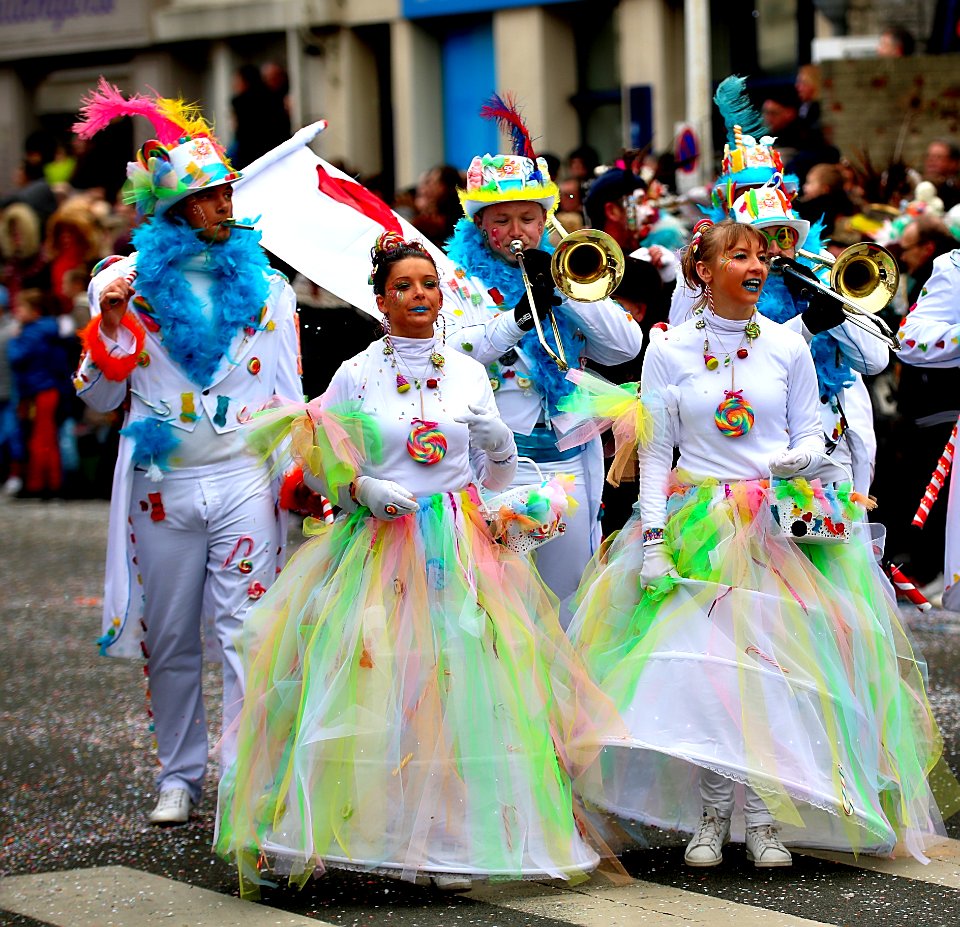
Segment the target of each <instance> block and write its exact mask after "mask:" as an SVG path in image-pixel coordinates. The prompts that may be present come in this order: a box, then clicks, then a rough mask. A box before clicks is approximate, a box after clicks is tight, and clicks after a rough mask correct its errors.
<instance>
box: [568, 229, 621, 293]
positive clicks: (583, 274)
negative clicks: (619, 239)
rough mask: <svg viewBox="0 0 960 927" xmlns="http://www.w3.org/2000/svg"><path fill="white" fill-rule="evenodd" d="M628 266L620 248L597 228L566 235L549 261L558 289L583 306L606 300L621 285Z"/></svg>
mask: <svg viewBox="0 0 960 927" xmlns="http://www.w3.org/2000/svg"><path fill="white" fill-rule="evenodd" d="M625 267H626V264H625V261H624V257H623V251H622V249H621V248H620V246H619V245H618V244H617V243H616V242H615V241H614V240H613V238H611V237H610V236H609V235H607V234H606V232H601V231H599V230H598V229H579V230H578V231H576V232H570V233H569V234H565V235H564V237H563V239H562V240H561V242H560V244H559V245H557V249H556V251H554V252H553V258H552V259H551V261H550V271H551V273H552V274H553V282H554V283H555V284H556V285H557V289H558V290H560V292H561V293H563V294H564V295H565V296H567V297H568V298H569V299H575V300H577V301H579V302H583V303H594V302H597V301H598V300H601V299H606V298H607V297H608V296H609V295H610V294H611V293H612V292H613V291H614V290H615V289H616V288H617V287H618V286H619V285H620V281H621V280H622V279H623V272H624V269H625Z"/></svg>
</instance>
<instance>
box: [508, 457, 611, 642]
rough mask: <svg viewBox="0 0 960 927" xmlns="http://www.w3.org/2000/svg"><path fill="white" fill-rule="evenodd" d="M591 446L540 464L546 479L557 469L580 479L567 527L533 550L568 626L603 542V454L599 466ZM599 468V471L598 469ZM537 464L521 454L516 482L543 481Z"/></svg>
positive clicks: (536, 561)
mask: <svg viewBox="0 0 960 927" xmlns="http://www.w3.org/2000/svg"><path fill="white" fill-rule="evenodd" d="M593 450H595V449H594V448H592V447H588V448H587V449H586V450H585V451H584V452H583V453H582V454H578V455H577V456H576V457H573V458H571V459H570V460H562V461H559V462H558V463H547V464H540V465H539V466H540V469H541V471H542V472H543V476H544V479H549V478H550V477H551V476H553V475H554V474H557V473H566V474H569V475H570V476H572V477H573V478H574V479H575V480H576V484H575V487H574V492H573V495H574V498H576V500H577V503H578V506H579V507H578V508H577V511H576V513H575V514H574V515H573V517H571V518H569V519H568V520H567V530H566V531H565V532H564V533H563V534H562V535H561V536H560V537H557V538H554V539H553V540H552V541H548V542H547V543H546V544H544V545H543V546H542V547H538V548H537V549H536V550H535V551H534V552H533V562H534V563H535V564H536V567H537V570H538V571H539V573H540V576H541V577H542V578H543V581H544V582H545V583H546V584H547V585H548V586H549V587H550V589H551V590H552V592H553V594H554V595H555V596H556V597H557V598H558V599H559V600H560V625H561V627H562V628H563V629H564V630H566V629H567V626H568V625H569V624H570V620H571V619H572V618H573V612H572V611H571V608H570V606H571V602H572V599H573V596H574V594H575V593H576V591H577V587H578V586H579V585H580V579H581V577H582V576H583V571H584V569H585V568H586V566H587V564H588V563H589V562H590V558H591V557H592V556H593V555H594V553H595V551H596V550H597V547H599V545H600V539H601V530H600V519H599V517H598V516H599V514H600V497H601V494H602V491H603V463H602V461H603V458H602V455H601V456H600V464H599V467H594V466H591V463H593V461H592V460H591V456H592V455H591V451H593ZM595 471H596V472H595ZM539 479H540V478H539V476H538V475H537V471H536V470H535V469H534V467H533V465H532V464H531V463H530V462H529V461H528V460H526V459H524V458H521V459H520V460H519V461H518V463H517V472H516V475H515V476H514V478H513V483H512V484H511V485H513V486H522V485H523V484H525V483H536V482H539Z"/></svg>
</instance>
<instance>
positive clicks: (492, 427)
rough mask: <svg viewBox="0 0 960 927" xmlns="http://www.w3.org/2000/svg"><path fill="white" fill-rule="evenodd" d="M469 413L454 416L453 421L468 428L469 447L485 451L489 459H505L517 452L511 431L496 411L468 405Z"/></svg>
mask: <svg viewBox="0 0 960 927" xmlns="http://www.w3.org/2000/svg"><path fill="white" fill-rule="evenodd" d="M467 408H468V409H469V410H470V412H469V414H467V415H461V416H460V417H459V418H455V419H454V421H455V422H459V423H460V424H461V425H466V426H467V427H468V428H469V429H470V447H475V448H477V449H478V450H481V451H486V453H487V456H488V457H489V458H490V459H491V460H506V459H507V458H508V457H512V456H513V455H514V454H515V453H516V452H517V446H516V443H515V442H514V440H513V432H512V431H511V430H510V429H509V428H508V427H507V426H506V425H505V424H504V423H503V419H501V418H500V416H499V415H498V414H497V413H496V412H486V411H484V410H483V409H481V408H480V407H479V406H472V405H468V406H467Z"/></svg>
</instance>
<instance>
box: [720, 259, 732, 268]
mask: <svg viewBox="0 0 960 927" xmlns="http://www.w3.org/2000/svg"><path fill="white" fill-rule="evenodd" d="M720 268H721V269H722V270H733V263H732V262H731V261H730V258H726V257H722V258H720Z"/></svg>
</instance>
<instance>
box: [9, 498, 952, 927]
mask: <svg viewBox="0 0 960 927" xmlns="http://www.w3.org/2000/svg"><path fill="white" fill-rule="evenodd" d="M106 525H107V504H106V503H105V502H59V501H52V502H39V501H12V500H3V501H0V537H2V538H3V539H4V544H3V548H2V549H3V555H2V557H0V590H2V597H0V629H2V630H0V634H2V637H0V925H17V927H32V925H37V924H44V923H56V924H63V925H64V927H74V925H77V927H83V925H86V924H91V925H93V924H100V923H103V924H115V925H118V927H129V925H131V924H134V923H135V920H131V919H130V917H129V916H127V915H126V914H124V911H125V910H126V909H125V907H124V906H125V905H127V906H129V902H130V899H129V898H128V897H127V895H129V894H130V891H129V890H128V888H127V886H128V884H132V885H137V884H138V882H137V880H138V878H139V880H140V883H141V884H142V886H149V892H148V891H147V888H141V890H140V892H139V894H140V895H142V896H145V895H146V894H151V893H152V894H151V897H153V898H154V899H159V900H158V901H157V903H158V904H160V905H161V907H160V908H158V909H157V910H159V911H161V914H160V915H158V916H160V917H162V918H164V919H163V920H160V921H159V922H160V923H166V924H177V925H179V924H181V923H183V924H199V923H203V924H204V925H205V924H207V923H209V924H211V925H214V924H222V925H226V924H233V923H237V924H240V923H243V924H244V925H249V927H254V925H259V924H264V925H267V924H283V923H290V924H294V923H309V920H306V919H317V920H320V921H324V922H328V923H331V924H335V925H345V927H346V925H361V924H377V925H379V924H396V925H418V927H420V925H422V927H433V925H451V924H456V925H463V927H467V925H497V927H513V925H521V924H523V925H537V927H549V925H556V924H569V923H577V924H584V925H592V924H598V925H599V924H604V925H614V924H619V923H624V924H626V923H645V924H651V925H658V924H661V923H662V924H667V923H669V924H674V925H682V924H686V923H697V924H707V923H709V924H722V923H748V922H749V923H757V924H802V923H805V922H820V923H826V924H835V925H853V924H856V925H857V927H881V925H882V927H888V925H891V924H908V923H909V924H911V925H915V927H941V925H943V927H946V925H956V924H960V866H958V865H956V864H954V862H953V860H954V859H956V860H957V861H958V863H960V844H954V843H949V844H946V845H945V849H944V850H943V852H942V854H941V856H942V857H943V858H942V859H940V860H939V861H935V863H934V864H931V867H926V869H924V867H917V866H915V865H913V866H911V865H910V864H909V863H908V862H907V861H895V862H894V863H892V864H891V865H890V866H889V867H888V868H889V869H890V871H888V872H876V871H871V870H870V869H868V868H866V865H867V864H868V862H869V861H866V860H863V859H861V860H860V861H854V860H852V859H849V860H847V861H846V863H838V862H834V861H829V860H825V859H819V858H814V857H812V856H800V855H798V856H797V857H796V860H795V864H794V866H793V867H792V868H791V869H785V870H768V871H766V872H763V871H759V870H755V869H754V868H753V866H752V865H751V864H749V863H748V862H747V860H746V858H745V856H744V854H743V850H742V848H740V847H730V848H729V849H728V850H727V851H726V858H725V862H724V865H723V866H721V867H719V868H718V869H716V870H710V871H696V870H689V869H686V868H685V867H684V865H683V862H682V855H683V844H684V840H683V839H682V838H681V837H679V836H677V835H675V834H666V833H662V832H658V831H652V830H647V831H644V832H643V833H642V834H640V835H639V836H640V837H641V839H642V840H644V841H645V844H646V845H644V846H638V848H637V849H635V850H633V851H631V852H628V853H627V854H625V856H624V857H623V864H624V866H625V867H626V869H627V871H628V873H629V874H630V876H632V877H633V878H634V879H636V880H639V881H637V882H634V883H630V884H627V885H615V884H613V883H611V882H609V881H607V880H606V879H605V878H603V877H602V876H595V877H594V878H593V879H592V880H591V881H590V882H589V883H587V885H586V886H583V887H580V888H579V889H577V890H576V891H572V892H571V891H559V890H558V889H557V888H556V887H555V886H547V885H541V884H540V883H536V884H534V885H529V884H527V885H520V886H504V887H497V886H493V887H482V888H480V889H478V890H477V891H475V892H472V893H470V894H469V895H466V896H451V895H447V894H442V893H438V892H436V891H435V890H433V889H429V888H418V887H416V886H412V885H407V884H405V883H397V882H393V881H389V880H385V879H380V878H376V877H372V876H367V875H361V874H351V873H342V872H331V873H330V874H328V875H327V876H326V877H324V878H322V879H318V880H315V881H312V882H310V883H308V884H307V886H306V887H305V888H304V889H303V890H301V891H297V890H295V889H292V888H289V887H287V886H285V885H284V886H278V887H277V888H275V889H271V890H268V891H266V892H265V893H264V897H263V904H262V905H261V906H259V907H256V906H253V905H250V904H247V903H241V902H240V901H239V900H235V898H236V896H237V885H236V876H235V873H234V871H233V870H232V868H231V867H230V866H229V865H228V864H227V863H225V862H223V861H222V860H220V859H218V858H217V857H215V856H214V855H213V854H212V852H211V849H210V846H211V840H212V834H213V824H214V801H215V778H214V775H215V771H214V770H211V774H210V778H209V780H208V786H209V787H208V789H207V792H206V794H205V796H204V799H203V801H202V803H201V805H200V808H199V813H198V814H197V815H196V816H195V818H194V819H193V820H192V821H191V822H190V823H189V824H188V825H186V826H184V827H180V828H171V829H157V828H151V827H149V826H148V825H147V824H146V822H145V817H144V815H145V812H146V810H148V808H149V807H150V806H151V803H152V802H153V800H154V786H153V776H154V771H155V764H154V759H153V756H152V751H151V746H150V733H149V731H148V727H147V723H148V722H147V718H146V713H145V707H144V684H143V674H142V669H141V666H140V665H139V663H138V662H136V661H123V660H112V659H104V658H102V657H99V656H98V655H97V650H96V647H95V646H94V643H93V642H94V639H95V638H96V637H97V635H98V633H99V602H100V595H101V583H102V570H103V558H104V546H105V536H106ZM171 581H173V582H175V581H176V580H175V577H173V578H171ZM903 613H904V616H905V617H906V618H907V619H908V621H909V623H910V624H911V626H912V627H913V632H914V636H915V638H916V641H917V643H918V644H919V646H920V648H921V650H922V651H923V653H924V654H925V656H926V658H927V660H928V663H929V665H930V696H931V701H932V704H933V706H934V710H935V712H936V714H937V717H938V720H939V722H940V724H941V727H942V729H943V734H944V739H945V753H946V758H947V760H948V762H949V763H950V765H951V767H952V768H953V769H954V770H955V771H960V743H958V736H960V660H958V650H960V616H953V615H950V614H949V613H946V612H942V611H934V612H931V613H928V614H927V615H925V616H920V615H919V613H917V612H916V611H915V610H912V609H908V608H906V607H905V608H904V612H903ZM208 681H209V685H208V687H207V688H208V704H209V705H210V724H211V729H215V728H216V726H217V725H218V724H219V719H218V718H217V708H216V706H217V702H218V695H217V674H216V672H215V671H213V670H210V671H209V673H208ZM948 832H949V834H950V836H951V837H953V838H957V837H960V815H958V816H957V817H955V818H954V819H953V820H951V821H950V822H948ZM847 863H850V864H847ZM94 867H124V868H123V869H120V868H113V869H109V870H103V871H100V870H97V869H95V868H94ZM147 874H151V875H152V876H156V877H162V878H163V880H167V881H160V880H159V879H157V880H155V881H152V880H150V878H149V876H148V875H147ZM24 876H32V877H33V879H32V880H31V879H23V878H19V877H24ZM94 877H97V878H99V879H100V881H99V882H98V883H97V886H98V887H97V888H96V889H94V888H91V887H90V886H91V885H92V884H93V880H94ZM127 878H129V879H130V880H131V881H130V882H129V883H128V882H126V881H124V879H127ZM38 886H39V887H40V888H38ZM186 886H193V887H195V888H197V889H206V890H209V891H210V892H213V893H216V895H209V896H208V895H204V894H203V893H202V892H194V893H193V895H190V894H188V895H187V896H185V897H187V899H188V901H187V902H183V901H182V900H181V899H182V897H184V896H183V890H184V889H185V888H186ZM30 887H33V888H34V889H37V890H38V891H40V890H41V889H42V891H45V892H46V893H47V895H46V896H45V897H46V898H47V902H49V899H50V898H51V897H55V893H57V892H59V893H60V895H58V896H56V897H59V898H67V896H68V895H69V896H70V897H74V896H75V900H74V902H73V906H74V907H75V908H76V912H75V913H69V911H68V912H67V913H62V914H56V911H55V906H54V907H51V905H50V903H46V904H45V903H42V899H41V900H39V901H36V900H35V901H31V900H30V894H29V891H27V889H28V888H30ZM64 892H66V894H63V893H64ZM70 893H73V894H72V895H71V894H70ZM124 893H126V894H124ZM104 895H106V896H107V897H108V899H109V898H111V897H112V901H111V902H110V904H108V905H107V908H108V909H109V910H110V911H111V912H112V913H110V914H109V915H100V914H96V913H95V911H94V907H95V904H94V900H91V899H99V901H98V902H97V903H103V896H104ZM38 897H39V895H38ZM204 898H206V899H207V900H208V901H209V899H211V898H212V899H214V906H215V907H216V904H217V903H218V901H217V899H219V900H220V901H222V903H223V905H225V906H226V907H227V908H230V911H232V912H236V911H240V912H241V914H242V915H243V916H242V917H240V916H238V915H236V914H235V913H232V914H230V915H229V916H228V915H227V914H226V913H221V914H216V915H211V917H212V918H213V919H211V920H209V921H208V920H203V919H202V917H201V915H200V913H199V912H200V911H201V909H202V904H201V902H202V900H203V899H204ZM18 899H19V900H18ZM190 899H192V900H190ZM65 904H66V903H65V902H64V905H65ZM183 904H186V910H182V909H181V908H180V907H178V905H183ZM111 905H112V907H111ZM85 906H86V907H85ZM745 906H750V907H745ZM67 907H69V906H67ZM5 908H6V909H8V910H3V909H5ZM167 908H169V910H167ZM17 910H20V911H21V912H22V913H14V911H17ZM105 910H106V909H105ZM225 910H226V908H224V911H225ZM85 912H86V913H85ZM191 912H192V913H191ZM154 913H156V912H154ZM281 915H283V916H287V917H288V918H289V920H283V918H282V916H281ZM296 915H300V916H301V917H300V918H297V917H296ZM125 918H126V919H125ZM231 918H233V919H231ZM238 918H239V919H238ZM304 918H306V919H304ZM725 918H726V919H725ZM800 919H803V920H800Z"/></svg>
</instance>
